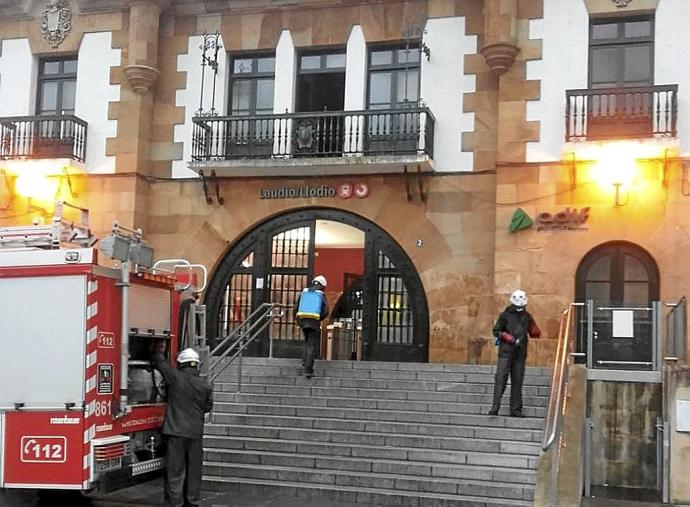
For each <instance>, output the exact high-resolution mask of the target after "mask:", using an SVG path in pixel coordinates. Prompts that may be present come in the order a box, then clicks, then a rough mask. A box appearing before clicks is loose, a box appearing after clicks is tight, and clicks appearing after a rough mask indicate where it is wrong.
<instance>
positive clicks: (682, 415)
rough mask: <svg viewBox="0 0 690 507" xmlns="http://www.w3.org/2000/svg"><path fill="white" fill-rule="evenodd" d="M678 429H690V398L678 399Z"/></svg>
mask: <svg viewBox="0 0 690 507" xmlns="http://www.w3.org/2000/svg"><path fill="white" fill-rule="evenodd" d="M676 431H690V400H676Z"/></svg>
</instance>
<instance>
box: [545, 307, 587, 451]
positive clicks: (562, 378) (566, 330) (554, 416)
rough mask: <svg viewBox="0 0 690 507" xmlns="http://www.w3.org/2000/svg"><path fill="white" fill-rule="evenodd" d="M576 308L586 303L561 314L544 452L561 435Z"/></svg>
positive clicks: (547, 413) (569, 308) (550, 389)
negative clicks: (571, 331)
mask: <svg viewBox="0 0 690 507" xmlns="http://www.w3.org/2000/svg"><path fill="white" fill-rule="evenodd" d="M576 306H584V303H571V304H570V305H569V306H568V308H567V309H565V310H563V313H562V314H561V322H560V326H559V329H558V348H557V349H556V358H555V360H554V366H553V373H552V375H551V386H550V388H549V405H548V409H547V412H546V423H545V424H544V438H543V439H542V445H541V448H542V450H543V451H548V450H549V449H550V448H551V446H552V445H553V443H554V442H555V441H556V437H557V436H558V433H559V422H560V415H561V410H562V407H563V400H564V398H565V386H566V383H567V379H568V349H569V341H570V328H571V326H572V314H573V308H574V307H576Z"/></svg>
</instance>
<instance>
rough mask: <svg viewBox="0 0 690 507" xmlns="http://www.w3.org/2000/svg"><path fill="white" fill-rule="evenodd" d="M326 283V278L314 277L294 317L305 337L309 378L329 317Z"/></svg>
mask: <svg viewBox="0 0 690 507" xmlns="http://www.w3.org/2000/svg"><path fill="white" fill-rule="evenodd" d="M326 283H327V282H326V277H325V276H323V275H318V276H316V277H314V279H313V280H312V281H311V283H310V284H309V287H307V288H306V289H304V290H303V291H302V293H301V294H300V296H299V298H298V299H297V303H296V304H295V311H294V316H295V319H296V320H297V322H298V324H299V327H300V328H301V329H302V334H303V335H304V352H303V354H302V363H303V364H304V374H305V376H306V377H307V378H312V376H313V375H314V359H315V357H316V356H318V355H319V353H320V350H321V348H320V343H321V321H322V320H324V319H325V318H326V317H328V303H327V302H326V296H325V295H324V293H323V290H324V289H325V288H326Z"/></svg>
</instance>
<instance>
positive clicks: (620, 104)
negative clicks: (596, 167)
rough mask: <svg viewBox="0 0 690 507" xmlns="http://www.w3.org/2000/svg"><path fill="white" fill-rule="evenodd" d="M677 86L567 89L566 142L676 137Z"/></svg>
mask: <svg viewBox="0 0 690 507" xmlns="http://www.w3.org/2000/svg"><path fill="white" fill-rule="evenodd" d="M677 119H678V85H663V86H644V87H636V88H604V89H594V90H567V91H566V110H565V132H566V133H565V138H566V141H576V140H597V139H619V138H645V137H656V136H665V137H675V136H676V123H677Z"/></svg>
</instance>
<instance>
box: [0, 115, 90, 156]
mask: <svg viewBox="0 0 690 507" xmlns="http://www.w3.org/2000/svg"><path fill="white" fill-rule="evenodd" d="M86 126H87V124H86V122H85V121H84V120H82V119H80V118H77V117H76V116H73V115H60V116H16V117H10V118H0V160H17V159H41V158H42V159H46V158H49V159H56V158H67V159H72V160H76V161H78V162H84V159H85V158H86V130H87V129H86Z"/></svg>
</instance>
